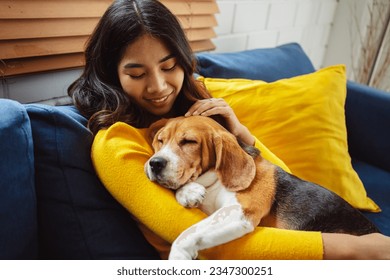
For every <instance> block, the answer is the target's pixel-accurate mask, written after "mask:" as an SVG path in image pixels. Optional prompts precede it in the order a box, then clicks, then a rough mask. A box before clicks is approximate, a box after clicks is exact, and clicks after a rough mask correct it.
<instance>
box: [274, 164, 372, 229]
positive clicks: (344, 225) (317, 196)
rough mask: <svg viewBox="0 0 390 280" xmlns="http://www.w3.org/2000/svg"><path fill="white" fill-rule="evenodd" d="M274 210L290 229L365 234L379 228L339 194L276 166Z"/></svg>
mask: <svg viewBox="0 0 390 280" xmlns="http://www.w3.org/2000/svg"><path fill="white" fill-rule="evenodd" d="M275 177H276V178H275V179H276V182H277V187H276V194H275V200H274V203H273V206H272V209H271V213H273V214H274V215H276V217H277V218H278V219H280V220H282V221H283V224H287V225H288V226H289V229H296V230H308V231H321V232H329V233H349V234H353V235H363V234H368V233H374V232H379V230H378V228H377V227H376V226H375V225H374V224H373V223H372V222H371V221H369V220H368V219H367V218H366V217H365V216H364V215H363V214H362V213H361V212H360V211H359V210H357V209H355V208H354V207H352V206H351V205H350V204H349V203H348V202H346V201H345V200H344V199H342V198H341V197H340V196H338V195H337V194H335V193H333V192H331V191H329V190H327V189H325V188H323V187H321V186H319V185H316V184H314V183H310V182H307V181H304V180H301V179H299V178H297V177H296V176H294V175H291V174H289V173H287V172H285V171H284V170H283V169H281V168H279V167H278V168H277V169H276V174H275Z"/></svg>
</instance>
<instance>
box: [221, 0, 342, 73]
mask: <svg viewBox="0 0 390 280" xmlns="http://www.w3.org/2000/svg"><path fill="white" fill-rule="evenodd" d="M217 3H218V6H219V8H220V13H219V14H218V15H217V21H218V27H217V28H216V32H217V38H216V39H214V40H213V42H214V43H215V45H216V47H217V49H216V52H230V51H240V50H246V49H254V48H267V47H274V46H277V45H280V44H284V43H288V42H298V43H300V44H301V46H302V47H303V49H304V50H305V52H306V53H307V54H308V55H309V57H310V59H311V60H312V62H313V64H314V66H315V67H316V68H320V67H322V63H323V59H324V56H325V52H326V48H327V42H328V37H329V32H330V29H331V25H332V22H333V17H334V14H335V11H336V7H337V4H338V1H337V0H251V1H250V0H217Z"/></svg>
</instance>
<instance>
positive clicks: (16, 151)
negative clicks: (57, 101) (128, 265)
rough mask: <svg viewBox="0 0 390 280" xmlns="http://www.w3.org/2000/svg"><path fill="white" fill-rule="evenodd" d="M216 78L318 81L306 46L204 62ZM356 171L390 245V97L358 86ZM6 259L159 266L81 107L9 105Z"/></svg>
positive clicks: (5, 125)
mask: <svg viewBox="0 0 390 280" xmlns="http://www.w3.org/2000/svg"><path fill="white" fill-rule="evenodd" d="M197 58H198V60H199V73H200V74H201V75H203V76H206V77H223V78H233V77H234V78H237V77H242V78H249V79H262V80H265V81H268V82H271V81H275V80H278V79H281V78H288V77H293V76H297V75H301V74H306V73H310V72H313V71H315V69H314V68H313V65H312V63H311V62H310V60H309V58H308V57H307V56H306V54H305V53H304V52H303V50H302V48H301V47H300V46H299V45H297V44H287V45H283V46H280V47H276V48H269V49H257V50H252V51H245V52H237V53H230V54H213V53H202V54H198V55H197ZM347 87H348V94H347V100H346V107H345V109H346V119H347V129H348V143H349V151H350V154H351V156H352V159H353V166H354V168H355V169H356V171H357V172H358V174H359V176H360V178H361V179H362V181H363V182H364V184H365V187H366V190H367V192H368V195H369V196H370V197H371V198H372V199H374V201H375V202H376V203H377V204H378V205H379V206H380V207H381V208H382V212H381V213H377V214H373V213H367V216H368V217H369V218H370V219H371V220H372V221H373V222H374V223H375V224H377V226H378V227H379V228H380V229H381V230H382V232H383V233H385V234H387V235H390V110H389V109H388V108H390V94H389V93H385V92H381V91H379V90H375V89H373V88H369V87H367V86H362V85H359V84H356V83H352V82H348V85H347ZM0 113H1V118H0V154H1V162H0V174H1V176H0V224H1V227H0V259H157V258H158V255H157V253H156V252H155V250H154V249H153V248H152V247H151V246H150V245H149V244H148V242H147V241H146V240H145V239H144V237H143V236H142V234H141V233H140V231H139V229H138V228H137V226H136V224H135V222H134V221H133V219H132V218H131V216H130V215H129V213H128V212H127V211H126V210H125V209H124V208H123V207H122V206H121V205H120V204H118V203H117V202H116V201H115V200H114V199H113V198H112V197H111V195H110V194H109V193H108V192H107V191H106V189H105V188H104V187H103V185H102V184H101V183H100V181H99V179H98V178H97V177H96V175H95V172H94V169H93V166H92V164H91V160H90V146H91V143H92V135H91V133H90V132H89V131H88V130H87V129H86V127H85V125H86V121H87V120H86V119H85V118H84V117H83V116H81V115H80V114H79V113H78V111H77V110H76V109H75V108H74V107H73V106H71V105H68V106H47V105H41V104H20V103H18V102H16V101H12V100H6V99H0Z"/></svg>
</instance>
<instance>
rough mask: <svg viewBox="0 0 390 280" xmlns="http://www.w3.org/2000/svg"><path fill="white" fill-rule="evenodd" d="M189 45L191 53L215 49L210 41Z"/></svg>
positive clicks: (195, 42)
mask: <svg viewBox="0 0 390 280" xmlns="http://www.w3.org/2000/svg"><path fill="white" fill-rule="evenodd" d="M190 45H191V48H192V51H193V52H202V51H210V50H214V49H215V45H214V44H213V42H211V41H210V40H202V41H193V42H191V43H190Z"/></svg>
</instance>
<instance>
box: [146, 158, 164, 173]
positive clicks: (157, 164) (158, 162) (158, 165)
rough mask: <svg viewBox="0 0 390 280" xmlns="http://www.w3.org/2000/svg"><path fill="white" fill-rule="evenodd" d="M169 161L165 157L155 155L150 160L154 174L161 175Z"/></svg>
mask: <svg viewBox="0 0 390 280" xmlns="http://www.w3.org/2000/svg"><path fill="white" fill-rule="evenodd" d="M167 163H168V161H167V160H166V159H165V158H163V157H153V158H151V159H150V160H149V167H150V171H152V172H153V174H154V175H159V174H160V173H161V171H163V170H164V168H165V167H166V166H167Z"/></svg>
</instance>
